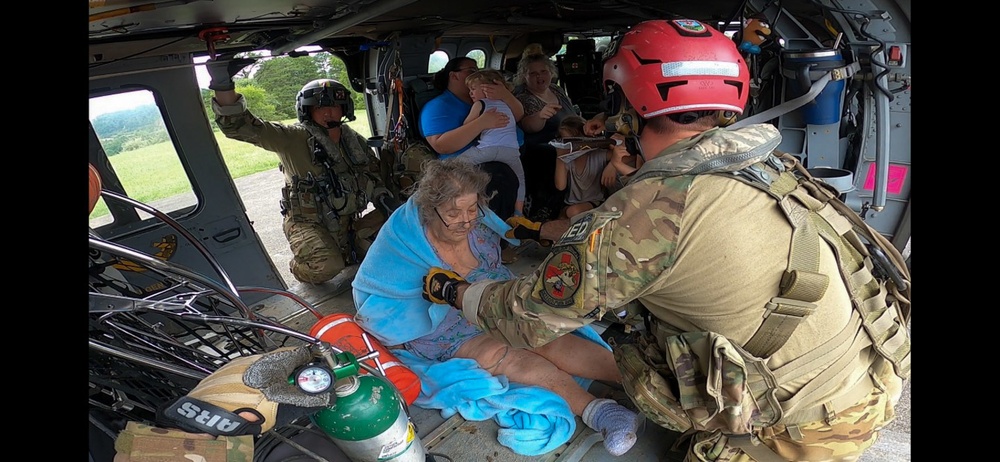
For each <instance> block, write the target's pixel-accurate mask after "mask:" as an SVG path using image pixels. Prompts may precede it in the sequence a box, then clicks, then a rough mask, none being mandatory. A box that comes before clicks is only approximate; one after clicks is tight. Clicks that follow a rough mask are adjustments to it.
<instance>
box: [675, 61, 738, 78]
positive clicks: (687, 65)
mask: <svg viewBox="0 0 1000 462" xmlns="http://www.w3.org/2000/svg"><path fill="white" fill-rule="evenodd" d="M660 72H661V73H662V74H663V76H664V77H685V76H689V75H721V76H724V77H739V75H740V66H739V65H738V64H736V63H727V62H723V61H677V62H673V63H663V64H660Z"/></svg>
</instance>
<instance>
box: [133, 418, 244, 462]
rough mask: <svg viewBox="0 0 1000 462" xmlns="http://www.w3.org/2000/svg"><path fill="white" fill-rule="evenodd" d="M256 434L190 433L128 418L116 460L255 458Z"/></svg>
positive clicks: (229, 461)
mask: <svg viewBox="0 0 1000 462" xmlns="http://www.w3.org/2000/svg"><path fill="white" fill-rule="evenodd" d="M253 448H254V441H253V436H250V435H245V436H218V437H213V436H211V435H206V434H201V433H187V432H184V431H181V430H175V429H171V428H160V427H152V426H149V425H146V424H141V423H138V422H128V423H127V424H126V426H125V430H122V432H121V433H119V434H118V438H117V439H116V440H115V452H116V453H117V455H116V456H115V460H116V461H117V460H120V459H122V458H124V460H128V461H130V462H139V461H142V462H161V461H162V462H174V461H178V460H202V461H207V462H251V461H252V460H253Z"/></svg>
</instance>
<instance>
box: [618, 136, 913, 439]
mask: <svg viewBox="0 0 1000 462" xmlns="http://www.w3.org/2000/svg"><path fill="white" fill-rule="evenodd" d="M710 136H715V138H712V139H711V140H709V141H708V142H707V144H705V143H702V144H700V145H699V144H697V143H693V144H691V145H690V146H691V147H689V148H688V149H687V150H684V151H681V152H679V153H671V154H669V155H666V156H659V157H657V158H654V159H653V160H651V161H649V162H647V163H646V165H644V166H643V168H642V169H640V171H639V172H637V174H636V176H635V177H634V178H633V179H632V180H631V181H630V183H631V182H634V181H641V180H643V179H646V178H656V177H669V176H679V175H697V174H714V175H723V176H726V177H728V178H733V179H735V180H737V181H742V182H744V183H746V184H748V185H752V186H754V187H756V188H758V189H760V190H762V191H765V192H766V193H767V194H768V195H770V196H771V197H772V198H774V199H775V201H777V202H778V204H779V206H780V207H781V209H782V211H783V212H784V216H785V218H787V219H788V222H789V223H790V225H791V226H792V229H793V233H792V239H791V249H789V253H788V254H789V261H788V266H787V269H786V271H785V273H784V275H783V277H782V280H781V283H780V293H779V294H778V295H777V296H775V297H773V298H772V299H771V300H770V301H769V302H768V303H767V304H766V306H765V307H762V308H764V312H765V314H764V321H763V322H762V324H761V325H760V327H759V328H758V329H757V331H756V333H755V334H754V335H753V336H752V337H751V339H750V340H749V341H748V342H747V343H746V344H744V345H735V344H732V343H731V342H730V341H729V339H727V338H725V337H724V336H721V335H718V334H716V333H713V332H681V331H680V330H679V329H677V328H674V327H672V326H669V325H666V324H664V323H663V322H662V321H657V320H652V321H651V324H652V325H651V327H650V329H649V331H650V332H649V334H650V335H647V336H645V337H640V339H639V342H637V343H635V344H625V345H620V346H616V348H615V356H616V359H617V360H618V362H619V364H620V365H621V369H622V374H623V378H624V385H625V388H626V391H627V392H628V394H629V396H630V397H632V399H633V401H634V402H635V403H636V404H637V406H638V407H639V408H640V410H642V411H643V413H644V414H646V415H647V416H648V417H650V418H651V419H652V420H654V421H655V422H657V423H658V424H660V425H661V426H664V427H666V428H669V429H672V430H675V431H678V432H682V433H683V432H688V431H714V430H720V429H721V430H722V431H724V432H725V433H728V434H735V435H740V434H751V435H752V434H753V432H755V431H758V430H761V429H764V428H767V427H770V426H773V425H775V424H778V423H781V424H784V425H786V426H787V427H789V428H792V427H794V426H795V425H796V424H800V423H806V422H815V421H820V420H823V419H824V418H825V417H828V416H829V415H830V414H831V413H834V412H836V411H838V410H842V409H844V408H846V407H848V406H850V405H852V404H854V403H856V402H857V401H859V400H861V399H862V398H863V397H864V396H866V395H867V392H870V391H871V390H872V387H873V385H874V386H876V387H880V383H879V382H880V380H879V376H880V374H882V375H881V377H886V375H885V374H895V375H897V376H898V377H900V378H902V379H907V378H909V375H910V339H909V330H908V322H909V316H910V301H909V299H910V276H909V270H908V269H907V267H906V265H905V262H904V259H903V258H902V256H901V255H900V254H899V252H898V251H897V250H896V249H895V247H894V246H892V244H891V243H890V242H889V241H888V240H887V239H886V238H885V237H884V236H882V235H881V234H880V233H879V232H877V231H875V230H874V229H872V228H871V227H870V226H869V225H867V224H866V223H865V222H864V221H862V220H861V218H860V217H859V216H858V215H857V213H855V212H854V211H853V210H851V209H850V208H849V207H848V206H847V205H845V204H844V203H843V202H841V201H840V200H839V199H838V192H837V191H836V190H835V189H833V188H832V187H830V186H829V185H827V184H825V183H822V182H819V181H817V180H815V179H814V178H813V177H812V176H811V175H810V174H809V173H808V171H807V170H806V169H805V168H804V167H803V166H802V164H801V163H799V162H798V160H797V159H796V158H795V157H793V156H791V155H788V154H784V153H778V152H775V151H774V149H775V148H776V147H777V145H778V144H779V143H780V140H781V138H780V136H778V135H777V133H776V131H775V129H774V128H773V127H771V126H764V125H763V124H761V125H758V126H751V127H746V128H743V129H741V130H740V132H738V133H737V132H731V131H723V130H722V129H716V130H712V131H707V132H705V133H704V134H703V135H701V137H700V139H704V138H706V137H710ZM716 140H718V142H717V141H716ZM734 145H737V146H745V147H746V149H745V150H744V151H742V152H733V150H732V146H734ZM705 146H708V148H705ZM713 146H718V147H719V149H718V150H717V152H712V147H713ZM821 240H822V241H825V242H827V243H829V244H830V245H831V246H832V247H834V249H835V254H836V255H837V258H838V262H839V267H840V271H841V274H840V276H841V277H842V278H843V280H844V281H845V283H846V286H847V289H848V292H849V294H850V297H851V303H852V306H853V308H854V311H853V315H852V318H851V321H850V322H849V323H848V325H847V327H846V328H844V329H843V330H842V331H841V332H840V333H839V334H838V335H837V336H835V337H834V339H833V340H832V341H829V342H827V344H826V345H830V348H828V349H826V348H824V349H817V350H816V351H813V352H810V353H808V354H806V355H804V356H802V357H800V358H798V359H796V360H794V361H791V362H789V363H787V364H785V365H783V366H782V368H781V370H782V371H802V372H801V373H806V372H810V371H815V370H816V369H817V368H818V367H819V366H820V365H823V364H828V365H829V366H828V367H826V368H825V369H824V372H821V373H820V375H819V376H817V377H816V378H814V379H812V380H810V381H809V382H808V383H807V384H806V385H804V386H803V387H802V388H801V389H800V391H799V392H798V393H796V394H795V395H794V396H793V397H791V398H790V399H787V400H785V401H783V402H779V401H778V400H777V398H776V390H777V389H778V387H779V386H780V385H781V384H783V383H790V382H792V381H794V380H795V379H797V378H799V377H800V376H801V375H800V374H801V373H796V372H787V373H784V375H776V374H775V373H774V372H773V371H771V370H769V368H768V367H767V366H766V363H765V360H766V359H767V358H768V357H769V356H771V355H772V354H773V353H774V352H776V351H778V350H779V349H780V348H781V347H782V345H784V343H785V342H786V341H787V340H788V338H789V337H790V336H791V335H792V332H794V330H795V328H796V326H797V325H798V324H799V323H800V322H802V321H803V320H804V319H805V318H806V317H808V316H809V315H810V314H812V313H813V312H814V311H815V310H816V304H815V302H816V301H818V300H820V299H821V298H822V296H823V294H824V293H825V291H826V288H827V285H828V284H829V281H828V276H827V275H824V274H821V273H819V272H818V269H819V255H820V253H819V248H820V245H821ZM640 309H642V310H644V308H640ZM869 346H871V347H872V348H873V350H874V351H875V352H877V354H878V358H875V359H874V362H873V363H872V365H871V367H870V370H871V371H872V377H867V376H865V375H862V377H861V378H862V379H863V380H860V381H859V382H858V385H857V386H855V387H854V388H853V389H851V390H849V391H848V393H846V394H844V395H843V396H841V397H840V398H837V399H835V400H834V401H836V402H832V403H831V402H827V403H820V402H818V397H819V396H823V395H824V393H828V392H829V391H831V390H832V389H833V388H832V387H836V386H839V385H840V384H841V383H842V382H843V381H844V380H845V379H846V378H847V377H849V376H850V375H852V374H853V375H855V376H857V375H860V374H859V373H858V371H855V370H852V369H851V368H849V367H847V364H848V363H849V362H850V360H851V359H853V358H856V357H857V356H858V352H860V351H861V350H862V349H863V348H867V347H869ZM709 363H711V366H706V365H707V364H709ZM790 364H794V365H793V366H789V365H790ZM838 366H839V367H838ZM695 370H698V371H699V372H697V373H695V372H692V371H695ZM720 371H721V372H720ZM713 374H714V375H713ZM796 374H799V375H796ZM665 377H666V378H665ZM696 378H697V379H696ZM706 379H707V380H706ZM880 388H884V387H880ZM706 390H707V391H706ZM706 393H707V394H708V395H710V396H707V395H706ZM713 400H714V402H713Z"/></svg>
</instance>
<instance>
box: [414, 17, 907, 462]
mask: <svg viewBox="0 0 1000 462" xmlns="http://www.w3.org/2000/svg"><path fill="white" fill-rule="evenodd" d="M609 56H610V57H609V58H608V59H607V60H606V61H605V64H604V79H605V81H606V82H608V83H609V85H610V89H609V95H608V102H609V105H610V110H609V114H610V115H611V116H612V117H611V119H610V120H609V125H610V126H614V127H615V129H616V130H615V131H616V132H617V133H619V135H616V136H622V134H624V137H625V141H626V142H625V143H624V144H623V145H622V146H618V147H616V148H615V149H626V148H627V147H630V146H631V147H630V148H629V152H631V153H634V154H637V155H642V156H643V157H644V159H645V161H646V162H645V164H644V165H643V166H642V168H640V169H639V170H638V171H637V172H635V173H633V174H632V176H631V177H630V178H629V179H628V183H627V184H626V186H625V187H624V188H623V189H621V190H620V191H618V192H617V193H615V194H614V195H612V196H611V197H609V198H608V199H607V200H606V201H605V202H604V203H603V204H602V205H601V206H599V207H597V208H596V209H593V210H591V211H589V212H587V213H583V214H580V215H577V216H575V217H573V218H571V219H568V220H564V221H561V222H560V221H553V222H546V223H544V224H543V226H541V227H539V226H537V224H536V225H533V226H518V227H516V228H515V229H514V230H513V233H512V234H513V235H514V236H515V237H519V238H535V239H537V238H538V237H542V238H552V239H558V240H557V243H556V244H555V245H554V246H553V247H552V249H551V251H550V253H549V255H548V256H547V257H546V258H545V259H544V260H543V263H542V264H541V265H539V266H538V268H537V269H536V270H535V271H534V272H533V273H532V274H529V275H527V276H523V277H521V278H517V279H512V280H507V281H480V282H476V283H474V284H471V285H470V284H469V283H467V282H465V281H463V280H462V279H461V277H459V276H458V275H456V274H454V273H452V272H450V271H447V270H443V269H440V268H432V269H431V271H430V272H429V273H428V274H427V276H426V277H425V279H424V283H425V287H424V296H425V297H426V298H428V299H429V300H431V301H433V302H436V303H442V304H445V303H447V304H449V305H452V306H454V307H456V308H457V309H460V310H462V313H463V315H464V316H465V317H466V318H468V319H469V320H470V321H472V322H473V323H474V324H476V325H478V326H479V327H480V328H482V329H483V330H484V331H487V332H490V333H491V334H492V335H494V336H495V337H497V338H499V339H503V340H505V341H506V342H508V343H509V344H511V345H513V346H517V347H537V346H539V345H543V344H545V343H546V342H548V341H550V340H552V339H553V338H555V337H557V336H560V335H565V334H566V333H569V332H572V331H573V330H575V329H578V328H579V327H581V326H584V325H587V324H589V323H591V322H593V321H596V320H600V319H605V320H613V321H617V322H622V323H625V324H626V325H627V326H628V328H627V329H626V331H631V332H632V333H631V334H630V335H629V336H628V337H627V338H626V339H625V340H623V341H621V342H616V343H617V344H616V345H614V346H613V348H614V353H615V359H616V362H617V363H618V366H619V369H620V370H621V372H622V376H623V386H624V388H625V390H626V393H628V395H629V396H630V398H631V399H632V401H633V402H634V403H635V404H636V406H637V407H638V408H639V409H640V410H641V411H642V412H643V414H645V415H646V416H647V417H648V418H650V419H651V420H652V421H654V422H656V423H657V424H659V425H661V426H663V427H665V428H668V429H670V430H673V431H676V432H678V433H681V434H683V436H682V437H681V439H680V440H681V441H684V442H687V443H688V444H687V449H686V450H687V455H686V458H685V460H686V461H751V460H756V461H781V460H796V461H834V460H857V458H858V457H860V456H861V454H862V453H864V451H865V450H866V449H868V448H869V447H871V446H872V444H874V443H875V441H876V439H877V437H878V435H879V431H880V430H881V429H882V428H883V427H884V426H885V425H886V424H888V423H889V422H890V421H892V420H893V418H894V406H895V405H896V403H897V402H898V400H899V397H900V394H901V390H902V383H903V380H904V379H906V378H908V377H909V373H910V341H909V331H908V321H909V271H908V269H907V268H906V266H905V264H904V263H903V259H902V257H901V256H900V255H899V253H898V252H897V251H896V249H895V248H893V247H892V245H891V244H890V243H889V242H888V241H887V240H886V239H885V238H884V237H882V236H881V235H880V234H878V232H877V231H874V230H873V229H872V228H870V227H868V226H867V225H866V224H865V223H864V222H863V221H861V219H860V217H858V216H857V214H856V213H855V212H854V211H853V210H850V209H849V208H848V207H846V206H845V205H843V203H842V202H840V201H839V200H838V199H837V195H838V194H839V193H838V192H836V191H834V190H832V188H829V187H826V186H824V185H822V184H821V183H819V182H816V181H814V180H813V179H812V178H811V177H809V176H808V172H807V171H806V170H805V168H802V165H801V164H800V163H798V162H797V161H796V160H795V159H794V157H792V156H790V155H788V154H782V153H779V152H776V151H774V149H775V148H776V147H777V146H778V144H779V143H780V141H781V135H780V133H779V131H778V130H777V128H775V127H774V126H773V125H771V124H766V123H762V124H751V125H747V126H744V127H739V128H732V127H731V128H726V127H724V126H720V125H727V124H728V123H729V122H731V121H732V120H733V119H734V118H735V116H736V114H739V113H742V112H743V109H744V106H745V104H746V102H747V95H748V93H749V91H750V86H749V73H748V70H747V66H746V63H745V61H744V58H743V56H741V54H740V52H739V51H738V49H737V47H736V45H735V43H733V41H732V40H731V39H729V38H727V37H726V36H725V35H724V34H722V33H720V32H719V31H717V30H716V29H714V28H713V27H712V26H710V25H708V24H704V23H701V22H699V21H695V20H688V19H674V20H653V21H646V22H643V23H640V24H638V25H637V26H636V27H634V28H632V29H631V30H630V31H629V32H627V33H626V34H624V35H623V36H620V37H619V38H618V39H617V40H614V41H612V43H611V45H610V46H609ZM549 227H551V229H550V230H547V229H546V228H549ZM553 230H556V231H555V234H552V233H553ZM547 233H548V236H547V235H546V234H547ZM560 233H561V237H558V236H559V234H560ZM529 234H533V235H529ZM880 255H888V257H886V258H880V257H879V256H880ZM606 315H607V316H606Z"/></svg>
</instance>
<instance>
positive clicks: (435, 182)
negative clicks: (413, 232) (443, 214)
mask: <svg viewBox="0 0 1000 462" xmlns="http://www.w3.org/2000/svg"><path fill="white" fill-rule="evenodd" d="M420 170H421V172H422V173H421V176H420V180H419V181H418V182H417V183H416V184H414V185H413V186H412V187H411V188H412V191H413V196H412V200H413V203H414V204H416V206H417V210H418V211H419V213H420V224H421V225H423V226H427V225H428V224H429V223H431V221H433V220H437V219H438V217H437V213H436V212H435V211H434V209H435V208H436V207H440V206H442V205H444V204H445V203H447V202H450V201H453V200H455V198H457V197H459V196H464V195H466V194H470V193H474V194H476V195H477V196H478V198H479V206H480V207H482V208H483V210H485V209H487V208H489V200H490V198H491V197H492V194H491V195H490V196H489V197H488V196H487V195H486V185H488V184H489V182H490V175H489V174H488V173H486V172H484V171H483V170H482V169H480V168H479V166H478V165H476V164H473V163H472V162H469V161H467V160H465V159H463V158H462V157H461V156H455V157H450V158H448V159H429V160H426V161H424V163H423V164H422V165H421V169H420Z"/></svg>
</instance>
